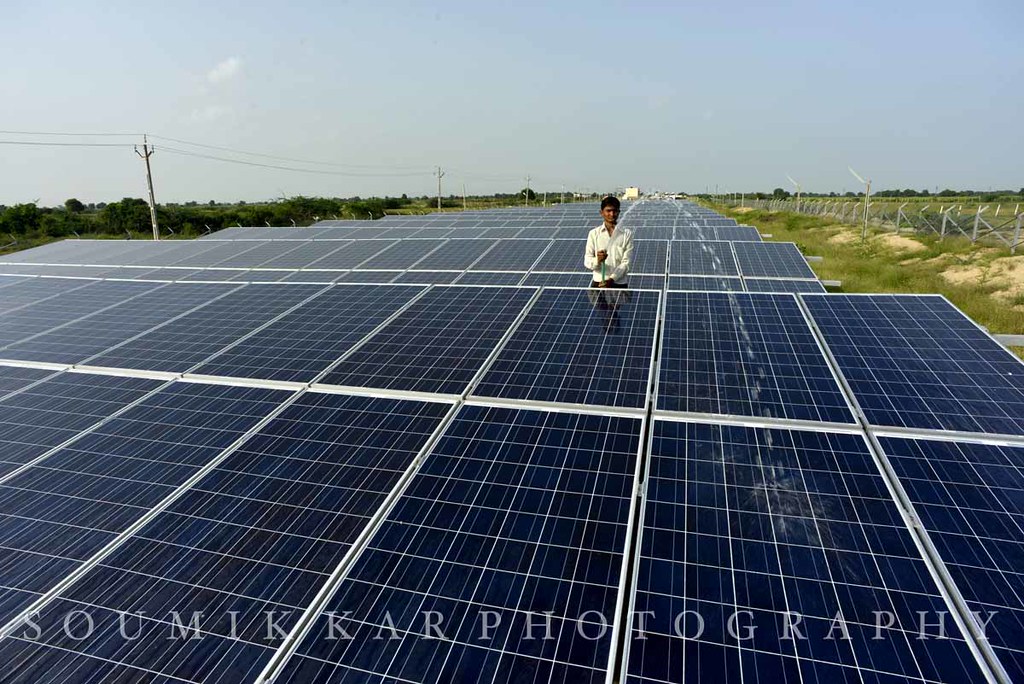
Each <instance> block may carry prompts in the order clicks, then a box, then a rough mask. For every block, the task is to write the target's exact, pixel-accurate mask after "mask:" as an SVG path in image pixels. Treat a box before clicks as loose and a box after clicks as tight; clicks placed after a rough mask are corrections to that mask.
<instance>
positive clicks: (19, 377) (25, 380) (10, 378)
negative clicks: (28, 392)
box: [0, 366, 56, 398]
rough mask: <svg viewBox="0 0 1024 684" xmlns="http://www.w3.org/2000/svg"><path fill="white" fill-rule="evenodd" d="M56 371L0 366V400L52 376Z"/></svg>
mask: <svg viewBox="0 0 1024 684" xmlns="http://www.w3.org/2000/svg"><path fill="white" fill-rule="evenodd" d="M55 372H56V371H53V370H49V369H40V368H22V367H21V366H0V398H2V397H5V396H7V395H8V394H10V393H11V392H17V391H18V390H21V389H24V388H26V387H28V386H29V385H31V384H32V383H33V382H38V381H39V380H42V379H43V378H46V377H49V376H51V375H53V374H54V373H55Z"/></svg>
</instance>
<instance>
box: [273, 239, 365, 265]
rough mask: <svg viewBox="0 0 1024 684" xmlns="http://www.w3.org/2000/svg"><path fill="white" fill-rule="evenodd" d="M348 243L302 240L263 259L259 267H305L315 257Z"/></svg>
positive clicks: (335, 250)
mask: <svg viewBox="0 0 1024 684" xmlns="http://www.w3.org/2000/svg"><path fill="white" fill-rule="evenodd" d="M349 244H350V243H349V242H347V241H343V242H322V241H318V242H302V243H299V245H298V246H297V247H294V248H293V249H292V250H291V251H290V252H287V253H286V254H282V255H281V256H279V257H276V258H274V259H270V260H269V261H265V262H264V263H262V264H261V265H260V267H261V268H305V267H307V266H309V265H310V264H311V263H313V262H314V261H316V260H317V259H323V258H325V257H327V256H329V255H331V254H334V253H335V252H337V251H339V250H341V249H344V248H345V247H346V246H347V245H349Z"/></svg>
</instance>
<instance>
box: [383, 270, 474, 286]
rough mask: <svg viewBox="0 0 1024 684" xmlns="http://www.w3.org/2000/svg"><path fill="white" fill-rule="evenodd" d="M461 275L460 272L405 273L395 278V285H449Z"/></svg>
mask: <svg viewBox="0 0 1024 684" xmlns="http://www.w3.org/2000/svg"><path fill="white" fill-rule="evenodd" d="M460 275H462V272H461V271H406V272H405V273H403V274H402V275H400V276H398V277H397V278H395V280H394V282H396V283H409V284H416V285H449V284H451V283H453V282H455V280H456V279H457V278H458V277H459V276H460Z"/></svg>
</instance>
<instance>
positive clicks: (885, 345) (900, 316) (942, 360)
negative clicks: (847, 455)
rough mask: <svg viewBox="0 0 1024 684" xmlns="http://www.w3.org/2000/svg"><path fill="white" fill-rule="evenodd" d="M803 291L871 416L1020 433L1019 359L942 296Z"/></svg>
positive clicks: (904, 423)
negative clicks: (809, 292) (827, 293)
mask: <svg viewBox="0 0 1024 684" xmlns="http://www.w3.org/2000/svg"><path fill="white" fill-rule="evenodd" d="M803 297H804V301H805V302H806V304H807V307H808V309H809V310H810V312H811V315H812V317H813V318H814V322H815V323H816V325H817V326H818V328H819V329H820V330H821V332H822V335H823V337H824V339H825V343H826V344H827V346H828V348H829V349H830V350H831V352H832V355H833V356H834V357H835V359H836V362H837V363H838V365H839V368H840V369H841V371H842V373H843V375H844V376H845V377H846V380H847V382H848V383H849V384H850V387H851V389H852V390H853V393H854V395H855V396H856V398H857V403H858V404H859V405H860V408H861V409H862V410H863V411H864V415H865V416H866V418H867V420H868V422H869V423H873V424H875V425H889V426H895V427H912V428H921V429H934V430H959V431H965V432H995V433H1005V434H1015V435H1019V434H1024V366H1022V365H1021V362H1020V360H1018V359H1017V358H1016V357H1015V356H1014V355H1013V354H1011V353H1010V352H1009V351H1008V350H1007V349H1006V348H1004V347H1003V346H1002V345H1000V344H999V343H998V342H996V341H995V340H993V339H992V338H991V337H989V336H988V335H987V334H986V333H984V332H983V331H982V330H981V329H980V328H978V327H977V326H976V325H975V324H974V323H972V322H971V320H970V319H968V318H967V317H966V316H964V315H963V314H962V313H961V312H960V311H958V310H957V309H956V308H955V307H954V306H953V305H952V304H950V303H949V302H947V301H946V300H945V299H943V298H942V297H939V296H921V295H804V296H803Z"/></svg>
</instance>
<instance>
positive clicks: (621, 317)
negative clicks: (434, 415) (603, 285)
mask: <svg viewBox="0 0 1024 684" xmlns="http://www.w3.org/2000/svg"><path fill="white" fill-rule="evenodd" d="M659 296H660V295H659V293H657V292H632V291H629V290H602V289H596V288H592V289H587V290H557V289H556V290H544V291H542V293H541V295H540V297H539V298H538V299H537V301H536V302H535V303H534V304H533V306H531V307H530V310H529V311H528V312H527V313H526V316H525V317H524V318H523V320H522V322H521V323H520V324H519V325H518V326H517V327H516V329H515V331H514V332H513V334H512V336H511V337H510V338H509V339H508V341H507V342H506V343H505V345H504V346H503V347H502V348H501V351H500V352H499V354H498V356H497V357H496V358H495V360H494V362H493V363H492V365H491V366H490V368H489V369H488V370H487V372H486V373H485V375H484V376H483V378H482V379H481V380H480V383H479V384H478V385H477V387H476V388H475V389H474V390H473V394H474V395H475V396H480V397H500V398H503V399H520V400H529V401H547V402H558V403H568V404H586V405H604V406H623V407H632V408H643V407H644V406H645V405H646V402H647V389H648V379H649V377H650V364H651V356H652V354H653V345H654V329H655V323H656V321H657V316H658V306H659V302H660V300H659Z"/></svg>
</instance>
